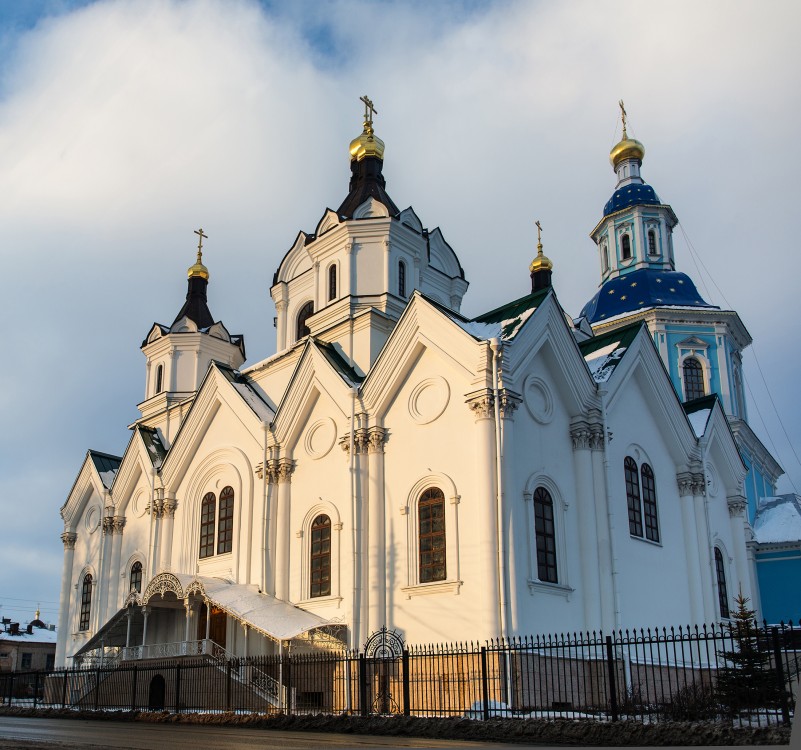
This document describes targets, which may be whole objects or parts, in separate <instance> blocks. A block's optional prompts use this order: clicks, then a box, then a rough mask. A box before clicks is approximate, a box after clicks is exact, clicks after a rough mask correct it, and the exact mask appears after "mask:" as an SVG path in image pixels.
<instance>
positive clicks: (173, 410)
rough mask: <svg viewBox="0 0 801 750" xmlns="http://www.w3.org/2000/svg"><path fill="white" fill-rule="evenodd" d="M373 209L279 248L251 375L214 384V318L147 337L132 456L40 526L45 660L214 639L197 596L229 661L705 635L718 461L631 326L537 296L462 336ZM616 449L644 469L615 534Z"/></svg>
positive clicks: (715, 607)
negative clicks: (596, 325) (681, 632)
mask: <svg viewBox="0 0 801 750" xmlns="http://www.w3.org/2000/svg"><path fill="white" fill-rule="evenodd" d="M365 132H367V131H365ZM382 153H383V152H382ZM366 158H367V159H370V158H376V157H371V156H370V155H369V154H368V156H367V157H366ZM355 161H356V157H354V162H355ZM377 161H378V162H380V161H381V160H380V159H377ZM355 166H356V167H358V165H355ZM374 166H376V165H374ZM380 167H381V164H380V163H378V164H377V168H378V173H379V174H380ZM354 174H355V172H354ZM354 179H355V178H354ZM382 185H383V183H382ZM352 186H353V182H352ZM352 194H353V193H352ZM379 197H380V196H379ZM387 203H389V204H391V201H382V200H379V199H378V198H376V197H371V198H368V199H366V200H365V201H364V202H363V203H362V204H361V205H360V206H359V207H358V208H357V209H356V210H354V211H352V212H350V213H342V212H340V213H336V212H333V211H327V212H326V213H325V214H324V215H323V217H322V219H321V221H320V223H319V224H318V227H317V230H316V231H315V233H314V234H313V235H305V234H303V233H301V234H300V235H298V239H297V241H296V242H295V244H294V245H293V247H292V248H291V249H290V250H289V252H288V253H287V255H286V256H285V257H284V259H283V261H282V262H281V264H280V266H279V268H278V271H277V272H276V275H275V278H274V280H273V286H272V289H271V295H272V298H273V301H274V303H275V305H276V313H277V328H278V352H277V353H276V354H275V355H273V356H272V357H270V358H268V359H265V360H263V361H261V362H258V363H256V364H254V365H252V366H250V367H248V368H246V369H244V370H242V371H241V372H240V371H239V370H237V369H236V368H238V367H240V366H241V364H242V362H243V359H244V347H243V345H242V343H241V339H240V338H237V337H232V336H230V334H228V332H227V330H226V329H225V328H224V326H222V324H219V323H215V325H214V326H199V325H198V324H197V323H196V322H194V321H193V320H191V319H188V320H184V321H183V323H181V324H180V325H179V323H180V321H177V322H176V323H175V324H173V326H171V327H166V326H154V327H153V329H152V330H151V332H150V335H149V336H148V338H147V339H146V341H145V343H144V344H143V347H142V348H143V352H144V353H145V356H146V358H147V366H148V367H147V377H146V400H145V401H144V402H143V403H142V404H140V411H141V413H142V418H141V419H140V420H139V422H137V424H136V425H135V426H134V429H133V435H132V438H131V442H130V443H129V446H128V448H127V450H126V452H125V454H124V456H122V458H121V459H115V458H114V457H109V456H105V455H104V454H97V453H94V452H90V453H89V454H87V458H86V460H85V462H84V465H83V467H82V469H81V471H80V473H79V475H78V478H77V480H76V482H75V485H74V487H73V488H72V491H71V492H70V494H69V497H68V499H67V501H66V503H65V505H64V507H63V508H62V511H61V513H62V517H63V519H64V523H65V532H64V535H63V536H62V539H63V540H64V545H65V552H64V570H63V577H62V598H61V615H60V620H59V629H58V632H59V643H58V653H57V663H58V664H63V663H69V661H70V659H71V657H72V656H73V655H74V654H76V652H79V651H81V650H82V649H83V650H87V649H91V648H94V647H108V646H112V645H117V646H128V647H129V648H130V647H141V646H151V645H154V644H164V643H179V642H184V643H186V642H194V641H201V640H203V637H204V635H205V638H206V639H209V638H211V640H215V638H214V634H213V633H212V632H211V630H210V628H211V627H212V626H211V625H209V624H208V623H210V622H211V620H212V618H211V617H210V616H208V615H202V614H201V607H202V606H203V605H205V607H206V609H205V610H203V611H205V612H206V613H208V612H210V611H212V609H211V608H212V607H214V608H216V609H217V610H219V611H220V612H222V613H223V614H222V615H219V616H222V617H224V618H225V620H226V625H225V627H224V629H223V630H219V631H218V633H224V635H223V636H220V637H218V638H217V639H216V640H217V642H218V643H219V645H221V646H223V647H225V648H226V649H227V650H228V651H229V652H232V653H236V654H255V653H271V652H272V651H273V650H274V649H276V648H277V647H278V646H279V645H280V644H281V643H283V642H286V641H288V640H293V639H301V640H302V639H304V638H305V639H306V640H305V641H304V643H306V644H307V645H309V646H310V647H313V646H314V639H313V638H311V639H310V638H309V637H308V634H309V633H312V632H315V631H319V632H320V633H323V632H328V633H329V635H331V634H333V636H332V637H335V638H339V639H340V641H341V642H342V643H344V644H346V645H349V646H351V647H358V646H360V645H361V644H363V643H364V642H365V641H366V639H367V637H368V636H369V634H370V633H372V632H374V631H375V630H377V629H379V628H380V627H382V626H387V627H389V628H392V629H395V630H398V631H399V632H400V633H401V634H402V635H403V637H404V638H405V639H406V640H407V641H408V642H410V643H426V642H434V641H453V640H476V639H484V638H489V637H495V636H510V635H523V634H530V633H539V632H551V631H557V630H559V631H561V630H566V629H570V630H583V629H588V630H593V629H595V630H597V629H599V628H603V629H604V630H609V629H611V628H617V627H632V626H640V625H643V626H644V625H654V624H658V625H669V624H681V623H684V624H686V623H688V622H692V623H700V622H703V621H712V620H714V619H717V618H719V614H720V602H719V593H720V592H719V589H718V586H719V581H720V578H719V573H718V571H717V570H716V568H715V565H714V560H713V556H714V555H713V550H714V549H715V548H718V549H720V550H722V551H723V552H724V553H725V554H724V567H725V578H726V582H727V583H726V585H727V589H728V595H729V597H732V596H733V594H734V593H736V592H737V591H738V589H740V588H741V589H742V591H743V593H745V594H746V595H749V592H750V591H751V587H752V581H751V578H752V576H751V573H750V567H749V562H748V559H747V553H746V546H745V533H746V531H747V522H746V521H745V518H744V516H743V508H744V500H743V498H742V481H743V478H744V476H745V469H744V467H743V464H742V461H741V460H740V457H739V454H738V452H737V449H736V447H735V445H734V441H733V439H732V436H731V432H730V431H729V428H728V426H727V424H726V419H725V415H724V414H723V412H722V411H721V409H720V407H719V405H716V406H715V407H714V408H712V409H711V411H710V412H709V414H708V415H706V416H707V417H708V418H707V419H706V421H705V423H704V424H701V425H700V427H698V425H697V423H698V422H699V420H698V419H697V418H696V419H695V421H694V422H693V423H691V421H690V420H689V419H688V417H687V415H686V414H685V411H684V410H683V408H682V406H681V404H680V402H679V400H678V399H677V397H676V394H675V392H674V390H673V387H672V385H671V382H670V379H669V377H668V376H667V374H666V373H665V370H664V367H663V366H662V363H661V362H660V359H659V354H658V352H657V350H656V348H655V347H654V344H653V342H652V340H651V338H650V337H649V335H648V332H647V329H646V328H644V327H643V328H639V329H627V330H625V331H619V332H613V333H612V334H610V336H612V338H609V336H606V337H604V338H603V340H601V338H600V337H599V338H597V339H593V338H588V333H587V329H586V326H584V329H583V330H580V329H578V328H574V326H573V324H572V322H571V321H570V319H569V318H568V317H567V316H566V315H565V313H564V311H563V310H562V309H561V307H560V305H559V303H558V301H557V298H556V295H555V294H554V292H553V290H551V289H546V290H545V291H544V292H542V293H539V292H538V293H536V294H530V295H527V296H525V297H522V298H521V299H520V300H516V301H515V302H514V303H510V304H509V305H507V306H505V307H504V308H500V309H499V310H497V311H493V312H492V313H488V314H487V315H485V316H481V317H480V318H477V319H476V320H473V321H469V320H466V319H465V318H463V317H462V316H461V315H460V314H459V312H458V311H459V306H460V304H461V300H462V297H463V295H464V293H465V291H466V289H467V282H466V281H465V279H464V277H463V273H462V270H461V267H460V266H459V262H458V259H457V257H456V255H455V253H454V252H453V250H452V249H451V248H450V247H449V246H448V245H447V243H445V241H444V239H443V237H442V234H441V232H440V231H439V230H433V231H431V232H428V231H427V230H425V229H424V228H423V226H422V224H421V223H420V221H419V219H418V218H417V216H416V215H415V214H414V213H413V212H412V211H411V209H406V210H405V211H402V212H397V213H395V212H394V211H393V210H392V209H393V207H392V206H391V205H389V206H388V205H387ZM344 205H345V204H343V206H344ZM401 264H402V265H403V268H404V270H403V271H400V269H401ZM197 267H198V266H196V267H194V268H197ZM332 268H334V269H335V271H334V272H332V271H331V269H332ZM204 270H205V269H204ZM191 273H192V269H190V276H191ZM400 275H403V282H402V281H401V278H400ZM521 277H522V275H521ZM206 278H207V276H206ZM192 283H193V281H192V279H191V278H190V285H191V284H192ZM203 290H204V291H203V294H204V296H203V301H204V304H205V286H204V287H203ZM309 303H312V305H313V311H314V313H313V314H312V315H310V317H307V318H306V317H305V316H304V319H303V320H302V321H300V322H301V323H303V322H305V324H306V326H307V327H308V330H309V332H310V335H300V336H298V334H299V333H301V334H302V333H303V329H302V328H301V329H300V330H299V325H298V323H299V321H298V317H299V315H300V314H301V311H302V310H303V308H304V306H307V305H309ZM615 336H617V338H615ZM159 365H163V366H164V368H165V369H164V370H163V371H162V375H161V377H162V380H161V387H162V390H161V391H159V392H157V388H156V382H157V381H156V377H157V376H156V374H155V373H156V371H155V370H154V368H155V367H158V366H159ZM696 431H697V432H698V433H699V434H698V435H697V434H696ZM627 458H628V459H631V460H633V461H634V462H635V463H636V466H637V467H638V469H637V470H638V472H640V471H643V472H645V471H646V469H643V467H645V466H648V467H651V469H652V473H653V484H654V489H655V505H654V503H652V504H651V505H648V503H647V502H646V489H645V484H644V483H645V482H646V478H645V477H646V474H644V473H642V474H638V476H639V477H640V478H641V479H642V482H643V484H642V486H641V488H640V490H639V491H640V496H639V499H638V503H637V504H638V506H639V509H638V512H639V513H640V516H641V523H640V531H639V533H637V527H636V524H635V525H634V526H632V523H633V522H632V520H631V519H630V511H629V505H630V502H629V500H628V496H627V487H626V481H625V478H626V477H625V474H624V462H625V461H626V459H627ZM228 488H230V490H229V489H228ZM432 489H436V490H437V492H433V493H431V492H428V491H430V490H432ZM231 490H232V491H233V503H232V507H233V517H232V519H231V521H230V524H229V523H228V521H225V520H224V519H225V518H228V517H229V516H228V515H227V514H228V512H229V511H228V510H227V508H228V507H229V506H226V507H225V509H224V508H223V502H222V498H223V497H226V498H227V497H228V496H229V495H230V491H231ZM543 491H547V497H549V498H550V506H548V503H547V501H546V500H543V497H545V496H544V494H543ZM209 493H213V495H214V500H213V507H214V509H215V514H216V515H215V519H214V521H212V522H211V526H209V523H208V517H207V518H206V526H205V530H206V532H207V533H206V536H205V537H204V536H203V534H202V531H203V528H204V527H203V512H204V510H203V509H204V507H206V508H208V507H211V503H207V505H206V506H204V505H203V503H204V498H208V497H209V496H210V495H209ZM427 498H428V499H427ZM432 498H433V499H432ZM226 502H227V501H226ZM421 503H422V504H423V506H422V507H421ZM548 507H550V508H551V509H552V519H553V520H552V524H551V523H550V522H549V521H548V520H543V517H544V516H543V514H546V515H547V513H548ZM649 509H650V511H649ZM649 512H650V515H648V514H649ZM654 513H655V515H654ZM538 514H539V516H540V520H539V521H538V520H537V516H538ZM321 516H322V517H324V518H325V519H327V523H328V525H327V526H326V525H325V521H323V522H320V523H321V526H315V523H316V519H320V517H321ZM440 516H441V517H442V518H443V519H444V550H443V546H442V545H443V535H442V533H441V530H436V523H437V522H438V521H437V519H439V518H440ZM431 517H433V518H434V519H435V521H434V528H435V530H436V531H435V532H431V533H429V531H430V527H429V525H428V523H429V521H428V520H427V519H430V518H431ZM646 517H647V518H646ZM648 518H649V519H651V521H650V522H651V526H650V527H648V526H647V519H648ZM654 518H655V524H656V525H655V526H654V525H653V524H654ZM221 519H222V520H221ZM643 524H645V526H643ZM229 525H230V531H228V530H227V529H228V526H229ZM646 527H647V528H648V529H649V530H648V531H644V530H643V529H645V528H646ZM321 528H322V529H323V531H320V529H321ZM209 529H210V532H209ZM326 529H327V531H326ZM551 532H552V533H551ZM315 534H316V535H317V536H315ZM321 534H322V538H323V539H324V538H325V535H326V534H329V535H330V553H326V552H325V550H324V547H323V548H322V551H321V549H318V548H316V547H314V540H316V539H317V538H318V537H319V536H320V535H321ZM432 534H433V536H432ZM649 535H650V536H651V537H654V536H655V537H656V538H648V537H649ZM229 539H230V542H229V541H228V540H229ZM427 544H431V545H433V546H434V549H435V553H434V558H435V559H434V562H433V563H431V562H430V560H429V558H427V557H426V556H425V549H424V548H425V546H426V545H427ZM550 550H552V551H553V552H554V555H551V556H549V555H548V552H549V551H550ZM209 551H211V553H210V554H209ZM538 551H539V555H538ZM326 554H328V557H326ZM438 555H441V557H442V559H437V556H438ZM427 561H428V562H427ZM554 561H555V564H554ZM135 566H141V570H142V575H141V584H140V585H139V586H138V588H139V591H136V590H134V591H131V583H132V577H133V579H136V571H138V569H139V568H138V567H136V568H135ZM329 570H330V573H329V574H328V576H326V572H327V571H329ZM315 571H316V573H315ZM321 571H322V572H321ZM315 575H317V576H318V577H317V578H316V579H315V578H314V576H315ZM87 576H91V578H90V579H88V578H87ZM321 576H322V579H323V580H322V583H321V578H320V577H321ZM548 578H551V579H555V580H547V579H548ZM427 579H430V580H427ZM87 581H88V584H87ZM134 588H136V586H134ZM87 590H88V594H87V593H86V592H87ZM87 598H88V600H89V601H88V603H87V601H86V600H87ZM290 605H292V606H290ZM126 607H127V613H128V616H129V617H130V619H128V620H127V621H126V620H125V619H124V618H125V617H126V615H125V614H119V613H120V610H121V609H123V608H126ZM126 622H127V624H125V623H126ZM204 622H205V623H206V625H205V627H206V632H205V634H204V633H203V632H202V631H203V627H204ZM121 623H122V624H121ZM326 629H328V630H327V631H326ZM220 640H224V642H223V643H220ZM179 652H180V651H179ZM179 652H176V653H179ZM131 653H132V655H133V656H137V655H138V656H140V657H141V656H142V655H144V654H145V651H144V650H141V651H137V652H135V653H134V652H131ZM148 653H149V652H148ZM181 653H188V652H186V651H184V652H181Z"/></svg>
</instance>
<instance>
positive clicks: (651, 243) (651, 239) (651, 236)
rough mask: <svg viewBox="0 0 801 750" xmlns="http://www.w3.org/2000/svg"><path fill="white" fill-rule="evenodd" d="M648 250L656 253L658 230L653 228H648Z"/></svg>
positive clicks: (652, 253) (653, 253)
mask: <svg viewBox="0 0 801 750" xmlns="http://www.w3.org/2000/svg"><path fill="white" fill-rule="evenodd" d="M648 252H649V253H650V254H651V255H656V232H655V231H654V230H653V229H649V230H648Z"/></svg>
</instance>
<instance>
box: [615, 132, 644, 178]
mask: <svg viewBox="0 0 801 750" xmlns="http://www.w3.org/2000/svg"><path fill="white" fill-rule="evenodd" d="M644 156H645V146H643V145H642V143H640V142H639V141H637V140H635V139H634V138H629V137H628V135H627V134H626V128H625V127H624V128H623V139H622V140H621V141H620V143H618V144H616V145H615V146H614V147H613V148H612V150H611V151H610V152H609V161H610V162H612V167H613V168H614V169H617V165H618V164H620V162H622V161H625V160H626V159H637V161H642V159H643V157H644Z"/></svg>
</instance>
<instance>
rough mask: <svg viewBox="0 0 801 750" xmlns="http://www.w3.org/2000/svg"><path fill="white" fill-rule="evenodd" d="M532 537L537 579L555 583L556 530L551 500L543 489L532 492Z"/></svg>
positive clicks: (539, 488) (538, 488) (556, 578)
mask: <svg viewBox="0 0 801 750" xmlns="http://www.w3.org/2000/svg"><path fill="white" fill-rule="evenodd" d="M533 499H534V535H535V538H536V544H537V578H538V579H539V580H540V581H544V582H546V583H557V582H558V580H559V579H558V575H557V566H556V528H555V526H554V513H553V498H552V497H551V493H550V492H548V490H546V489H545V488H544V487H537V489H536V490H535V491H534V498H533Z"/></svg>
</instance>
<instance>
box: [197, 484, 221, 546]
mask: <svg viewBox="0 0 801 750" xmlns="http://www.w3.org/2000/svg"><path fill="white" fill-rule="evenodd" d="M216 505H217V498H216V497H215V496H214V493H213V492H207V493H206V494H205V495H204V497H203V502H202V503H201V504H200V557H201V558H204V557H211V556H212V555H213V554H214V515H215V510H216Z"/></svg>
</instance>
